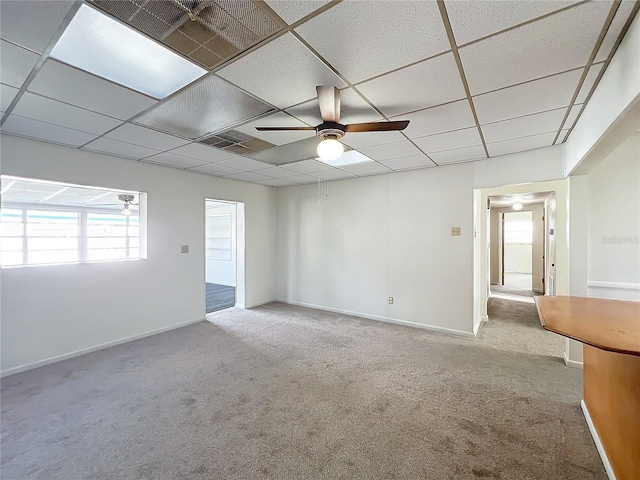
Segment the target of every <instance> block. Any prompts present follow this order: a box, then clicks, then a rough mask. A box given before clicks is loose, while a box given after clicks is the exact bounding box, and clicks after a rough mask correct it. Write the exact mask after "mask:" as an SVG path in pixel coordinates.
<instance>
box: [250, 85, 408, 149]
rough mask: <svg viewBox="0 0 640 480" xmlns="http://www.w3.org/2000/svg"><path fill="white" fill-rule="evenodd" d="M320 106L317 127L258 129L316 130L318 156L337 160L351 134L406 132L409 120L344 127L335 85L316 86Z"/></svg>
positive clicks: (353, 124) (261, 128) (261, 129)
mask: <svg viewBox="0 0 640 480" xmlns="http://www.w3.org/2000/svg"><path fill="white" fill-rule="evenodd" d="M316 92H317V93H318V104H319V105H320V115H321V117H322V123H321V124H319V125H316V126H315V127H256V130H258V131H261V132H266V131H283V130H315V132H316V135H317V136H318V137H319V138H321V139H322V141H321V142H320V143H319V144H318V148H317V151H318V156H319V157H320V158H321V159H322V160H336V159H337V158H339V157H340V155H342V153H343V152H344V146H343V145H342V143H340V142H339V140H340V139H341V138H342V137H344V136H345V134H347V133H350V132H389V131H394V130H404V129H405V128H407V125H409V120H398V121H393V122H368V123H351V124H348V125H343V124H342V123H339V122H340V90H338V88H337V87H335V86H333V85H318V86H316Z"/></svg>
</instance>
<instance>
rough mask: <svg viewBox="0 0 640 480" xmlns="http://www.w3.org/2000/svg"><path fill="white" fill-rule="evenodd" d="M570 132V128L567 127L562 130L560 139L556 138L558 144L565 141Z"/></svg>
mask: <svg viewBox="0 0 640 480" xmlns="http://www.w3.org/2000/svg"><path fill="white" fill-rule="evenodd" d="M568 132H569V129H568V128H567V129H566V130H561V131H560V135H559V136H558V139H557V140H556V143H555V144H556V145H558V144H559V143H564V142H565V137H566V136H567V133H568Z"/></svg>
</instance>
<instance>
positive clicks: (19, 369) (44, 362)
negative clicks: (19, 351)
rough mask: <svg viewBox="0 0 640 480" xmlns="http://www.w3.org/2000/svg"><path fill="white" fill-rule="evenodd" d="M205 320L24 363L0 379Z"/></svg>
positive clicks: (10, 369) (0, 374) (3, 373)
mask: <svg viewBox="0 0 640 480" xmlns="http://www.w3.org/2000/svg"><path fill="white" fill-rule="evenodd" d="M204 320H206V318H198V319H196V320H189V321H188V322H183V323H178V324H176V325H170V326H168V327H162V328H158V329H156V330H151V331H149V332H144V333H139V334H138V335H132V336H130V337H125V338H120V339H118V340H112V341H111V342H106V343H101V344H100V345H95V346H93V347H88V348H83V349H81V350H76V351H74V352H69V353H64V354H62V355H57V356H55V357H50V358H45V359H44V360H38V361H37V362H33V363H26V364H24V365H20V366H18V367H13V368H9V369H7V370H3V371H2V372H1V373H0V377H3V378H4V377H8V376H9V375H14V374H16V373H20V372H26V371H27V370H31V369H33V368H38V367H43V366H45V365H49V364H51V363H57V362H61V361H63V360H67V359H69V358H73V357H79V356H80V355H85V354H87V353H92V352H96V351H98V350H103V349H105V348H109V347H115V346H116V345H120V344H122V343H127V342H132V341H133V340H138V339H141V338H145V337H150V336H151V335H156V334H158V333H164V332H168V331H170V330H175V329H177V328H182V327H186V326H188V325H193V324H194V323H198V322H202V321H204Z"/></svg>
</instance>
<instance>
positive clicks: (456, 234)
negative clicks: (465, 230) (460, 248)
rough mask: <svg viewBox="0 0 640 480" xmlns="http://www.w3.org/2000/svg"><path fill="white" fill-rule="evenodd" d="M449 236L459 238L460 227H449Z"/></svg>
mask: <svg viewBox="0 0 640 480" xmlns="http://www.w3.org/2000/svg"><path fill="white" fill-rule="evenodd" d="M451 236H452V237H459V236H460V227H451Z"/></svg>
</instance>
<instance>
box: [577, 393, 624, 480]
mask: <svg viewBox="0 0 640 480" xmlns="http://www.w3.org/2000/svg"><path fill="white" fill-rule="evenodd" d="M580 407H582V413H584V418H585V420H586V421H587V425H588V426H589V432H591V436H592V437H593V442H594V443H595V444H596V449H597V450H598V454H599V455H600V460H602V464H603V465H604V471H605V472H607V476H608V477H609V480H616V474H615V473H613V467H612V466H611V463H610V462H609V457H607V452H606V451H605V449H604V445H602V442H601V441H600V436H599V435H598V431H597V430H596V426H595V425H594V424H593V420H592V419H591V415H590V414H589V410H588V409H587V404H586V403H584V400H581V401H580Z"/></svg>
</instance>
